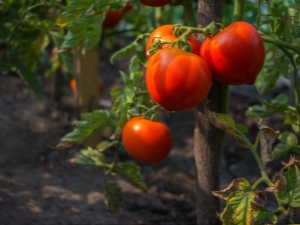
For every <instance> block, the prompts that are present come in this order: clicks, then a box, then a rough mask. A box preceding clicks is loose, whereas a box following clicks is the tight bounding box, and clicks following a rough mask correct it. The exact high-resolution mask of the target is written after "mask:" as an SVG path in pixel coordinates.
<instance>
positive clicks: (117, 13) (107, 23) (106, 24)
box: [102, 9, 124, 29]
mask: <svg viewBox="0 0 300 225" xmlns="http://www.w3.org/2000/svg"><path fill="white" fill-rule="evenodd" d="M123 15H124V10H123V9H120V10H108V12H107V14H106V17H105V19H104V21H103V24H102V25H103V28H104V29H109V28H113V27H115V26H117V25H118V23H119V22H120V21H121V20H122V18H123Z"/></svg>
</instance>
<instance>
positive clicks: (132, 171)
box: [114, 162, 147, 191]
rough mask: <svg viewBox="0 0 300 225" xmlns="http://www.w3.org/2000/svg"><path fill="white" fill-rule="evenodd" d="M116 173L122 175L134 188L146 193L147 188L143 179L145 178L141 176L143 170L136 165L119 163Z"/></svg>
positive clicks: (115, 169)
mask: <svg viewBox="0 0 300 225" xmlns="http://www.w3.org/2000/svg"><path fill="white" fill-rule="evenodd" d="M114 171H115V172H116V173H117V174H119V175H121V176H122V177H123V178H124V179H126V180H127V181H128V182H129V183H130V184H132V185H133V186H135V187H137V188H139V189H141V190H143V191H146V190H147V187H146V184H145V181H144V179H143V176H142V174H141V168H140V167H139V166H137V165H135V164H134V163H131V162H124V163H118V164H117V165H116V166H115V168H114Z"/></svg>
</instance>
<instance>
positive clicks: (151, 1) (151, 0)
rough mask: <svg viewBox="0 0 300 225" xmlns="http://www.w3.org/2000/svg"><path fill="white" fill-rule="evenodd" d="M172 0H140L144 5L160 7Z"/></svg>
mask: <svg viewBox="0 0 300 225" xmlns="http://www.w3.org/2000/svg"><path fill="white" fill-rule="evenodd" d="M171 1H172V0H140V2H141V3H143V4H144V5H146V6H151V7H160V6H164V5H166V4H169V3H170V2H171Z"/></svg>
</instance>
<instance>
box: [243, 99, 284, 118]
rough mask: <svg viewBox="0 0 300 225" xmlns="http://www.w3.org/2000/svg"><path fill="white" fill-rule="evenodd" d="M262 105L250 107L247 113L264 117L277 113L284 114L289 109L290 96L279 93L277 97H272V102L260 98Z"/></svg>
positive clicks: (253, 116) (255, 116)
mask: <svg viewBox="0 0 300 225" xmlns="http://www.w3.org/2000/svg"><path fill="white" fill-rule="evenodd" d="M259 101H260V102H261V104H262V105H254V106H252V107H250V108H249V109H248V110H247V112H246V114H247V116H249V117H251V118H257V117H260V118H263V117H267V116H270V115H273V114H276V113H279V114H282V115H284V114H285V112H286V110H287V109H288V101H289V99H288V97H287V95H285V94H279V95H277V96H276V98H274V99H272V100H271V102H270V103H269V102H267V101H266V100H264V99H262V98H259Z"/></svg>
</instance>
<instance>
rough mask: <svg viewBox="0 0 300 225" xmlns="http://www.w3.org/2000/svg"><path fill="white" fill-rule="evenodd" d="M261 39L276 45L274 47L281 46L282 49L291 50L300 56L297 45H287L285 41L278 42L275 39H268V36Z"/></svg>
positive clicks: (262, 36)
mask: <svg viewBox="0 0 300 225" xmlns="http://www.w3.org/2000/svg"><path fill="white" fill-rule="evenodd" d="M261 38H262V39H263V41H265V42H268V43H271V44H274V45H277V46H280V47H284V48H287V49H290V50H292V51H294V52H295V53H297V54H298V55H300V48H299V47H298V46H296V45H293V44H290V43H287V42H285V41H280V40H276V39H274V38H271V37H267V36H264V35H261Z"/></svg>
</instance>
